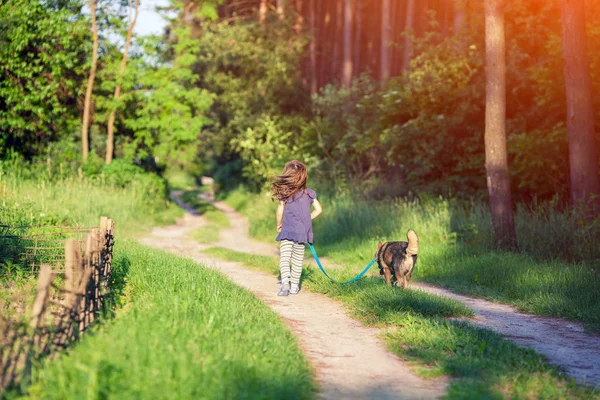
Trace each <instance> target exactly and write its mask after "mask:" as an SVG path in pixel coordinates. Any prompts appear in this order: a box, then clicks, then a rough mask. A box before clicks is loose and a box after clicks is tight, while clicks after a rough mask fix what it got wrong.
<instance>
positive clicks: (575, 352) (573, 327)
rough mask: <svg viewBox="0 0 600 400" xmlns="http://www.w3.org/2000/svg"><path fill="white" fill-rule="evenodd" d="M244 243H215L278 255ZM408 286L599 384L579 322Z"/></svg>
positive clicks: (242, 229) (235, 228) (237, 222)
mask: <svg viewBox="0 0 600 400" xmlns="http://www.w3.org/2000/svg"><path fill="white" fill-rule="evenodd" d="M201 197H202V198H203V199H205V200H207V201H210V202H212V203H213V204H214V206H215V207H217V208H218V209H219V210H221V211H222V212H224V213H225V214H226V215H227V217H228V218H229V220H230V222H231V228H230V229H229V230H228V231H226V232H223V234H224V235H226V236H228V235H230V234H234V235H236V236H235V237H248V228H249V225H248V222H247V220H246V219H245V218H244V217H243V216H241V215H240V214H239V213H237V212H236V211H235V210H234V209H233V208H232V207H230V206H229V205H227V204H225V203H222V202H215V201H214V200H213V199H212V198H211V196H210V194H208V193H205V194H203V195H202V196H201ZM247 243H252V244H251V245H249V246H247V247H246V249H245V250H242V249H240V248H239V247H236V245H235V243H231V242H229V241H227V240H225V241H224V240H221V242H220V243H219V244H218V245H219V246H221V247H226V248H229V249H232V250H237V251H246V252H248V253H253V254H261V255H269V256H277V255H278V252H277V247H276V246H275V245H274V244H273V245H269V244H265V243H258V242H253V241H249V242H247ZM308 257H310V253H309V254H307V260H306V261H307V262H308V263H309V264H311V265H314V266H316V264H315V263H314V260H313V259H312V257H310V260H309V259H308ZM321 260H322V261H323V263H324V266H325V267H326V268H331V269H335V268H341V266H339V265H335V264H332V263H330V262H328V261H326V260H327V258H326V257H323V258H321ZM411 287H412V288H413V289H415V288H416V289H419V290H423V291H424V292H427V293H430V294H434V295H438V296H443V297H449V298H451V299H454V300H458V301H460V302H461V303H463V304H465V305H466V306H467V307H469V308H471V309H472V310H473V311H474V312H475V314H476V315H475V317H474V318H470V319H468V321H469V322H471V323H473V324H475V325H477V326H480V327H482V328H487V329H491V330H493V331H496V332H498V333H500V334H502V335H503V336H505V337H506V338H507V339H509V340H511V341H512V342H514V343H516V344H517V345H519V346H522V347H529V348H532V349H534V350H535V351H537V352H538V353H540V354H543V355H545V356H546V357H547V359H548V362H549V363H551V364H553V365H556V366H558V367H560V368H562V369H564V371H565V372H566V373H567V375H569V376H570V377H572V378H574V379H576V380H577V382H579V383H581V384H587V385H589V386H591V387H596V388H600V335H597V334H592V333H587V332H584V329H583V326H582V325H581V324H578V323H575V322H571V321H566V320H563V319H560V318H552V317H541V316H537V315H532V314H525V313H522V312H520V311H518V310H517V309H516V308H514V307H513V306H510V305H507V304H501V303H494V302H491V301H488V300H484V299H479V298H473V297H469V296H465V295H459V294H456V293H453V292H451V291H450V290H448V289H444V288H441V287H437V286H434V285H430V284H426V283H421V282H415V283H411Z"/></svg>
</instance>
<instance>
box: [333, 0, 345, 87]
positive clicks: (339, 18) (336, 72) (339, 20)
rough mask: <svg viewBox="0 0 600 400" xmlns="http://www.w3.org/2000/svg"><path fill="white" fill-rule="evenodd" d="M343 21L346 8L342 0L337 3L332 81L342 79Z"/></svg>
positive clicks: (337, 0)
mask: <svg viewBox="0 0 600 400" xmlns="http://www.w3.org/2000/svg"><path fill="white" fill-rule="evenodd" d="M343 19H344V7H343V3H342V0H336V1H335V32H334V35H333V60H332V70H333V71H332V79H331V80H332V81H333V80H337V79H339V77H340V71H341V69H340V68H339V66H340V62H339V58H340V53H342V51H343V49H342V46H341V45H342V43H343V42H342V40H341V39H342V29H343Z"/></svg>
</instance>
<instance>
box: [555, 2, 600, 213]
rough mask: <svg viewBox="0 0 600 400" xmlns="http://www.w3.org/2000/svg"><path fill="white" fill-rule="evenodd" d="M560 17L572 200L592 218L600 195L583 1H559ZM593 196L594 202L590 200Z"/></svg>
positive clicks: (596, 209)
mask: <svg viewBox="0 0 600 400" xmlns="http://www.w3.org/2000/svg"><path fill="white" fill-rule="evenodd" d="M561 16H562V36H563V57H564V71H565V84H566V87H567V126H568V128H569V166H570V172H571V200H572V202H573V206H574V207H576V208H578V207H580V206H582V205H585V207H586V209H587V210H586V211H588V212H586V214H587V215H588V217H593V216H594V215H596V214H597V213H598V212H599V210H600V198H598V197H597V196H600V182H599V180H598V154H597V150H596V142H595V138H594V110H593V100H592V83H591V79H590V62H589V56H588V50H587V44H586V32H585V10H584V0H561ZM594 197H595V200H596V201H593V200H594Z"/></svg>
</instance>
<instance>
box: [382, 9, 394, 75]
mask: <svg viewBox="0 0 600 400" xmlns="http://www.w3.org/2000/svg"><path fill="white" fill-rule="evenodd" d="M390 1H391V0H383V2H382V5H381V80H386V79H388V78H389V77H390V70H391V65H390V49H389V45H390V41H391V40H392V18H391V16H392V8H391V5H390Z"/></svg>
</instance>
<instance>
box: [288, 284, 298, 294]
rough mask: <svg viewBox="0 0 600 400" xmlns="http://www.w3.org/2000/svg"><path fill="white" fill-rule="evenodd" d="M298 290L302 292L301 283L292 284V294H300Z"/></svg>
mask: <svg viewBox="0 0 600 400" xmlns="http://www.w3.org/2000/svg"><path fill="white" fill-rule="evenodd" d="M298 292H300V285H294V284H292V287H291V288H290V294H298Z"/></svg>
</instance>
